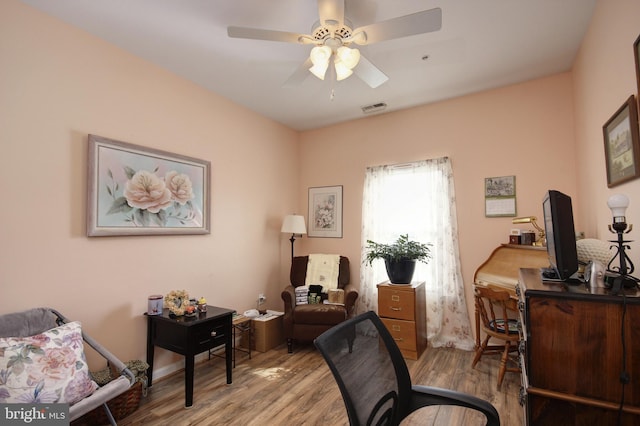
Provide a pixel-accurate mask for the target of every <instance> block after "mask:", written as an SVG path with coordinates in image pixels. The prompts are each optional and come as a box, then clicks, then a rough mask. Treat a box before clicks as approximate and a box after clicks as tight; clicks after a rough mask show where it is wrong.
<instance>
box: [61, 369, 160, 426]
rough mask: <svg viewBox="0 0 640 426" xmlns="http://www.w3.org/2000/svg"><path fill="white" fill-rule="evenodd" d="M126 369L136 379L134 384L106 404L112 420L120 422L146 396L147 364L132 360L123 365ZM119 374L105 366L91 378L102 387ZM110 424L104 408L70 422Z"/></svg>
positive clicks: (74, 425)
mask: <svg viewBox="0 0 640 426" xmlns="http://www.w3.org/2000/svg"><path fill="white" fill-rule="evenodd" d="M125 365H126V366H127V368H129V370H131V372H132V373H133V374H134V376H135V377H136V382H135V383H134V384H133V386H131V387H130V388H129V389H128V390H126V391H125V392H123V393H121V394H120V395H118V396H116V397H115V398H113V399H111V400H109V401H108V402H107V406H108V407H109V410H110V411H111V414H112V415H113V418H114V419H115V420H116V421H117V420H121V419H123V418H125V417H126V416H128V415H129V414H131V413H133V412H134V411H136V410H137V409H138V407H139V406H140V400H141V399H142V396H143V395H146V394H147V375H146V372H147V368H149V364H147V363H146V362H144V361H140V360H132V361H128V362H126V363H125ZM118 375H119V374H118V373H117V372H116V371H114V370H113V369H112V368H111V367H109V366H107V367H106V368H104V369H103V370H100V371H92V372H91V377H92V378H93V380H94V381H95V382H96V383H97V384H98V385H100V386H104V385H105V384H107V383H108V382H110V381H111V380H113V379H114V376H116V377H117V376H118ZM108 424H110V422H109V419H108V418H107V414H106V413H105V412H104V407H103V406H100V407H96V408H94V409H93V410H91V411H89V412H88V413H87V414H85V415H84V416H82V417H80V418H78V419H76V420H74V421H72V422H71V426H98V425H108Z"/></svg>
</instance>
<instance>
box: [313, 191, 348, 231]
mask: <svg viewBox="0 0 640 426" xmlns="http://www.w3.org/2000/svg"><path fill="white" fill-rule="evenodd" d="M307 235H308V236H309V237H325V238H342V185H340V186H321V187H315V188H309V230H308V232H307Z"/></svg>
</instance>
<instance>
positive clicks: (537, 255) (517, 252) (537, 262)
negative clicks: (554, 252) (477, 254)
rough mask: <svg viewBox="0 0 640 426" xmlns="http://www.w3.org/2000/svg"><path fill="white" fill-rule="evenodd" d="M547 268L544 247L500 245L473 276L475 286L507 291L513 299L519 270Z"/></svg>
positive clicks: (547, 262)
mask: <svg viewBox="0 0 640 426" xmlns="http://www.w3.org/2000/svg"><path fill="white" fill-rule="evenodd" d="M548 266H549V256H548V255H547V248H546V247H537V246H525V245H515V244H501V245H500V246H499V247H497V248H496V249H495V250H493V252H491V254H490V255H489V257H488V258H487V260H485V261H484V263H483V264H482V265H480V266H479V267H478V269H477V270H476V272H475V274H473V282H474V284H477V285H486V286H493V287H497V288H498V289H499V290H507V291H508V292H509V293H511V294H512V295H513V296H514V298H515V287H516V283H517V282H518V274H519V273H520V268H544V267H548Z"/></svg>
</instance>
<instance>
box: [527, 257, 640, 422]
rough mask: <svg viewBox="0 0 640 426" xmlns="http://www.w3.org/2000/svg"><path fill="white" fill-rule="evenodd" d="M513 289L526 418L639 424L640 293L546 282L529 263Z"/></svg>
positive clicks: (529, 420)
mask: <svg viewBox="0 0 640 426" xmlns="http://www.w3.org/2000/svg"><path fill="white" fill-rule="evenodd" d="M518 294H519V298H520V302H519V309H520V323H521V339H522V340H521V344H520V357H521V358H520V361H521V366H522V376H521V377H522V389H521V401H520V402H521V404H523V407H524V410H525V413H524V415H525V419H526V424H528V425H544V426H547V425H562V426H565V425H615V424H621V425H638V424H640V361H639V360H640V327H638V326H637V324H638V323H639V322H640V292H638V290H636V289H632V290H625V297H624V298H623V297H622V296H621V295H612V294H610V292H609V291H608V290H606V289H604V288H598V289H595V290H594V291H593V292H591V291H590V290H589V288H588V287H587V286H585V285H583V284H580V285H567V284H564V283H547V282H543V281H542V280H541V279H540V271H539V269H532V268H528V269H522V270H521V271H520V281H519V283H518ZM623 328H624V346H623V339H622V337H621V336H622V334H623V333H622V330H623ZM623 360H624V363H625V364H626V365H623ZM624 371H626V373H628V375H629V382H628V383H627V384H626V385H624V386H623V385H622V383H621V381H620V377H621V374H622V372H624ZM623 395H624V403H623V405H622V406H621V405H620V402H621V400H622V396H623ZM618 411H621V421H620V423H617V418H618Z"/></svg>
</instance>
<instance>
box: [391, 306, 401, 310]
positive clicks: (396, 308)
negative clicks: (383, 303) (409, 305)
mask: <svg viewBox="0 0 640 426" xmlns="http://www.w3.org/2000/svg"><path fill="white" fill-rule="evenodd" d="M389 309H391V310H392V311H401V310H402V308H398V307H395V306H389Z"/></svg>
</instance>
